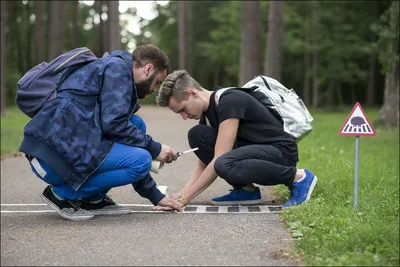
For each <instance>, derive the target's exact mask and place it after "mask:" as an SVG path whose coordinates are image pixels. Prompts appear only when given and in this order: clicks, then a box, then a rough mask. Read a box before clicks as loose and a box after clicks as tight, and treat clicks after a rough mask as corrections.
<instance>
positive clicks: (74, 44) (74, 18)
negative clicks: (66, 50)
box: [71, 0, 79, 49]
mask: <svg viewBox="0 0 400 267" xmlns="http://www.w3.org/2000/svg"><path fill="white" fill-rule="evenodd" d="M78 23H79V2H78V0H73V3H72V39H71V41H72V42H71V46H72V47H71V49H75V48H77V47H78Z"/></svg>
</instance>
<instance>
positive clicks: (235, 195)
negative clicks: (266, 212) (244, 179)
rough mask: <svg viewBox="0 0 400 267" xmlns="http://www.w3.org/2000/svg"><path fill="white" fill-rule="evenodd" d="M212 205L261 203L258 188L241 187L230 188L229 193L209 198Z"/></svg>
mask: <svg viewBox="0 0 400 267" xmlns="http://www.w3.org/2000/svg"><path fill="white" fill-rule="evenodd" d="M211 203H212V204H213V205H251V204H260V203H261V192H260V188H258V187H256V190H254V191H248V190H245V189H243V188H240V189H236V190H232V192H230V193H229V194H227V195H225V196H221V197H216V198H213V199H212V200H211Z"/></svg>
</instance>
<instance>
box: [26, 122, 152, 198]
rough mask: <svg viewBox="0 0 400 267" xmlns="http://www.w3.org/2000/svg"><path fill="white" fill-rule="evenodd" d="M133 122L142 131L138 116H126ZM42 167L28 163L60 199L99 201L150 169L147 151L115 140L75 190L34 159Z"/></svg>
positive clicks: (144, 130)
mask: <svg viewBox="0 0 400 267" xmlns="http://www.w3.org/2000/svg"><path fill="white" fill-rule="evenodd" d="M129 120H130V121H131V123H132V124H133V125H135V126H136V127H137V128H138V129H140V130H141V131H143V132H146V125H145V123H144V121H143V119H142V118H140V117H139V116H137V115H132V116H131V118H130V119H129ZM37 160H38V162H39V164H40V166H41V167H42V169H43V170H44V171H45V175H43V177H42V175H40V174H39V173H42V174H44V172H43V170H41V171H38V170H37V167H36V168H35V167H34V165H32V162H31V168H32V170H33V172H34V173H35V174H36V176H38V177H39V178H40V179H42V180H43V181H44V182H46V183H48V184H50V185H52V186H53V191H54V192H55V193H56V194H57V195H58V196H59V197H61V198H63V199H70V200H75V199H78V198H85V199H86V200H92V201H94V200H100V199H103V198H104V197H105V196H106V193H107V192H108V191H109V190H110V189H111V188H113V187H118V186H123V185H127V184H131V183H135V182H137V181H139V180H140V179H142V178H143V177H145V176H146V175H147V174H148V173H149V171H150V168H151V161H152V157H151V155H150V153H149V152H148V151H147V150H145V149H143V148H138V147H132V146H127V145H124V144H120V143H117V142H115V143H114V146H113V148H112V149H111V151H110V153H109V154H108V156H107V158H106V159H105V160H104V161H103V163H102V164H101V165H100V167H99V168H97V170H96V171H95V172H94V174H92V176H90V177H89V178H88V179H87V181H86V182H85V183H83V184H82V186H81V187H80V188H79V190H78V191H75V190H73V189H72V188H71V187H70V186H69V185H68V184H66V183H65V181H64V179H63V178H62V177H60V176H59V175H57V174H56V173H55V172H54V171H53V170H51V169H50V168H49V167H48V166H47V165H46V164H45V163H44V162H43V161H41V160H40V159H37Z"/></svg>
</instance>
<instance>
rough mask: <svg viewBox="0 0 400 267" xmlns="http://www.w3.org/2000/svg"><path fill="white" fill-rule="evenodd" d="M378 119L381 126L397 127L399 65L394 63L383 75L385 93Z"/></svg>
mask: <svg viewBox="0 0 400 267" xmlns="http://www.w3.org/2000/svg"><path fill="white" fill-rule="evenodd" d="M379 119H380V122H381V124H383V125H388V126H399V64H398V63H396V61H394V62H393V66H392V68H391V71H389V72H387V73H386V75H385V93H384V98H383V105H382V108H381V109H380V111H379Z"/></svg>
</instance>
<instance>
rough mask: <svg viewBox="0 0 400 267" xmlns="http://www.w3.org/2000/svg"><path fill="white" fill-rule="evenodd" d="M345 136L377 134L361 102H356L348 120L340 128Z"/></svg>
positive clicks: (340, 131)
mask: <svg viewBox="0 0 400 267" xmlns="http://www.w3.org/2000/svg"><path fill="white" fill-rule="evenodd" d="M339 134H340V135H345V136H375V130H374V128H373V127H372V125H371V123H370V122H369V120H368V118H367V115H365V112H364V110H363V109H362V107H361V105H360V103H358V102H357V103H356V104H355V105H354V107H353V110H352V111H351V112H350V115H349V116H348V117H347V120H346V121H345V123H344V124H343V126H342V128H340V130H339Z"/></svg>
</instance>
